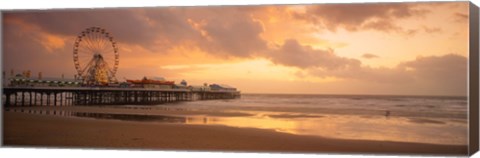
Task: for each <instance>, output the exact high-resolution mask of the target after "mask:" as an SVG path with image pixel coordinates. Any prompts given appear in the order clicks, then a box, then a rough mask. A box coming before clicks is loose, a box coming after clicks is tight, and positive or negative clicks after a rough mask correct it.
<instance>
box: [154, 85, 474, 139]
mask: <svg viewBox="0 0 480 158" xmlns="http://www.w3.org/2000/svg"><path fill="white" fill-rule="evenodd" d="M158 106H164V107H165V106H169V107H171V106H175V107H176V108H181V109H185V110H194V111H195V110H198V111H220V112H232V113H246V114H248V115H240V116H230V117H229V116H212V117H208V116H206V117H203V118H202V119H198V118H197V119H195V118H190V119H189V120H191V121H187V123H189V124H211V125H225V126H233V127H242V128H260V129H270V130H274V131H277V132H284V133H290V134H297V135H312V136H320V137H326V138H335V139H356V140H380V141H397V142H415V143H431V144H454V145H466V144H467V143H468V141H467V140H468V137H467V135H468V119H467V114H468V101H467V97H457V96H388V95H299V94H242V97H241V98H240V99H230V100H207V101H194V102H184V103H179V104H174V105H158ZM187 120H188V119H187Z"/></svg>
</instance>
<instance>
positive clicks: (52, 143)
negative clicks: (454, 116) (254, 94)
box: [3, 107, 468, 155]
mask: <svg viewBox="0 0 480 158" xmlns="http://www.w3.org/2000/svg"><path fill="white" fill-rule="evenodd" d="M15 109H16V110H19V111H13V110H12V109H9V110H8V111H4V126H3V127H4V145H5V146H14V147H53V148H101V149H140V150H176V151H178V150H181V151H186V150H188V151H200V150H201V151H231V152H280V153H375V154H407V155H411V154H424V155H439V154H441V155H466V154H467V150H468V148H467V146H466V145H445V144H429V143H412V142H396V141H376V140H352V139H334V138H326V137H321V136H310V135H298V134H290V133H284V132H277V131H275V130H269V129H259V128H241V127H232V126H224V125H200V124H187V123H161V122H158V121H145V120H143V121H135V120H128V119H126V120H125V119H124V120H119V119H109V118H103V119H98V118H91V117H63V116H61V115H45V114H32V113H28V112H27V111H29V110H30V112H31V111H35V110H36V111H39V110H49V109H50V110H51V109H63V110H64V111H77V112H78V111H81V112H93V111H94V112H99V113H102V112H109V113H125V112H127V111H128V112H129V113H138V114H141V113H145V112H147V111H151V109H148V108H146V109H142V108H137V109H131V108H112V107H31V108H28V107H24V108H15ZM20 109H23V110H22V111H23V112H21V111H20ZM155 111H156V113H161V114H168V115H171V116H190V115H191V116H197V115H209V116H222V117H224V116H230V117H234V116H243V115H246V114H245V113H236V112H218V111H217V112H216V111H201V110H182V109H178V108H174V107H173V108H160V109H155ZM186 121H188V119H187V120H186Z"/></svg>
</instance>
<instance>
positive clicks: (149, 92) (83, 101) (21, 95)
mask: <svg viewBox="0 0 480 158" xmlns="http://www.w3.org/2000/svg"><path fill="white" fill-rule="evenodd" d="M239 97H240V92H239V91H193V90H190V89H158V88H113V87H4V88H3V93H2V100H3V105H4V106H5V107H9V106H69V105H128V104H131V105H148V104H162V103H168V102H177V101H194V100H209V99H234V98H239Z"/></svg>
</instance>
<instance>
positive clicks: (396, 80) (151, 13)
mask: <svg viewBox="0 0 480 158" xmlns="http://www.w3.org/2000/svg"><path fill="white" fill-rule="evenodd" d="M92 26H98V27H101V28H105V29H106V30H107V31H108V32H110V33H111V34H112V35H113V37H114V38H115V40H116V41H117V43H118V47H119V52H120V64H119V69H118V71H117V75H116V76H117V78H118V79H119V80H120V81H122V80H124V78H128V79H139V78H142V77H143V76H159V77H160V76H161V77H165V78H166V79H167V80H174V81H176V82H177V83H178V82H180V81H181V80H182V79H185V80H187V81H188V82H189V84H193V85H200V84H203V83H205V82H206V83H223V84H228V85H231V86H234V87H237V88H239V89H240V90H241V91H242V92H243V93H305V94H398V95H462V96H464V95H466V93H467V62H468V2H441V3H440V2H438V3H372V4H318V5H269V6H223V7H219V6H212V7H157V8H124V9H82V10H42V11H40V10H35V11H8V12H4V13H3V18H2V28H3V32H2V34H3V43H2V45H3V50H2V51H3V63H4V65H3V69H4V71H6V73H7V76H8V75H9V72H10V70H11V69H13V70H14V71H15V72H16V73H19V72H21V71H23V70H31V71H32V76H34V77H36V76H37V75H36V74H37V73H38V72H42V73H43V76H50V77H60V76H61V75H62V74H65V76H67V77H68V78H73V76H74V74H75V73H76V70H75V67H74V64H73V57H72V52H73V43H74V41H75V39H76V37H77V35H78V34H79V33H80V32H81V31H83V30H85V29H86V28H88V27H92Z"/></svg>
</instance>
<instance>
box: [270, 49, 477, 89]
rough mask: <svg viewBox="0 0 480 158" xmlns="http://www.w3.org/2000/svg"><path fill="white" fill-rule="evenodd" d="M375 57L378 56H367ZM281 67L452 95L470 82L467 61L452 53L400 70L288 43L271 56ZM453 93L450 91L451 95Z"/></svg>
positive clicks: (403, 65) (420, 59) (404, 65)
mask: <svg viewBox="0 0 480 158" xmlns="http://www.w3.org/2000/svg"><path fill="white" fill-rule="evenodd" d="M363 57H367V58H375V57H377V56H376V55H373V54H364V55H363ZM268 58H270V59H271V60H272V62H274V63H275V64H278V65H285V66H291V67H297V68H301V69H303V70H304V72H306V73H300V72H299V73H297V76H300V77H305V76H313V77H320V78H326V77H336V78H343V79H351V80H360V81H365V82H376V83H386V84H418V86H420V87H419V88H425V87H430V88H432V87H433V88H432V89H438V90H439V91H444V92H449V91H451V92H452V94H464V93H465V92H466V83H467V78H466V77H467V61H468V60H467V58H466V57H464V56H460V55H454V54H448V55H443V56H428V57H418V58H417V59H415V60H412V61H407V62H403V63H401V64H399V65H397V66H396V67H393V68H386V67H377V68H373V67H370V66H365V65H362V63H361V62H360V60H357V59H353V58H346V57H340V56H338V55H336V54H335V53H334V52H333V50H320V49H313V48H311V47H310V46H304V45H301V44H299V43H298V42H297V41H296V40H287V41H285V43H284V44H283V45H282V46H279V48H278V49H277V50H275V51H273V52H271V54H270V55H269V56H268ZM449 93H450V92H449Z"/></svg>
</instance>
